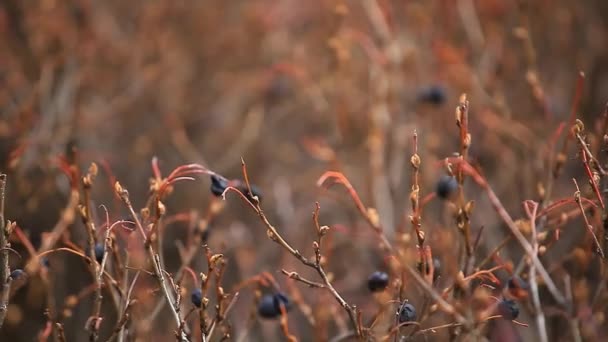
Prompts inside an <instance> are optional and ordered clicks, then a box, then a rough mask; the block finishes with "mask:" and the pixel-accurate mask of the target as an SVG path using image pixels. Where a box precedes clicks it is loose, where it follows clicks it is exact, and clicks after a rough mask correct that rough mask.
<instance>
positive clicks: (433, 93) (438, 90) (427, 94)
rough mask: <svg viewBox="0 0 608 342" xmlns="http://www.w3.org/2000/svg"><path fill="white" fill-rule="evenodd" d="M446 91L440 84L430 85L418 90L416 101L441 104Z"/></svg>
mask: <svg viewBox="0 0 608 342" xmlns="http://www.w3.org/2000/svg"><path fill="white" fill-rule="evenodd" d="M446 97H447V96H446V91H445V89H444V88H443V87H442V86H438V85H431V86H428V87H425V88H423V89H421V90H420V92H419V93H418V101H420V102H424V103H429V104H432V105H436V106H439V105H442V104H443V103H444V102H445V100H446Z"/></svg>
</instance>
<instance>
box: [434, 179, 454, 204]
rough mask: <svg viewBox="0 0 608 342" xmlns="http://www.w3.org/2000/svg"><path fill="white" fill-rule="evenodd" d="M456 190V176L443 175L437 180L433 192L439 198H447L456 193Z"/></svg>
mask: <svg viewBox="0 0 608 342" xmlns="http://www.w3.org/2000/svg"><path fill="white" fill-rule="evenodd" d="M456 190H458V181H456V178H454V177H451V176H447V175H445V176H442V177H441V178H440V179H439V182H437V188H436V189H435V192H436V193H437V196H438V197H439V198H441V199H448V198H450V197H452V196H453V195H454V194H455V193H456Z"/></svg>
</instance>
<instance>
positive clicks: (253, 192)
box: [237, 182, 262, 203]
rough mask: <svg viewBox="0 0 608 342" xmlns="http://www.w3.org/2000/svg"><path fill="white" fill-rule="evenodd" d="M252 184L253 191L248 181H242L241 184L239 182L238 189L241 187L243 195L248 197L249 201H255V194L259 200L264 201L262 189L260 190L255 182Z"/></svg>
mask: <svg viewBox="0 0 608 342" xmlns="http://www.w3.org/2000/svg"><path fill="white" fill-rule="evenodd" d="M250 185H251V193H250V192H249V189H248V188H247V183H245V182H241V183H240V184H238V185H237V189H239V191H240V192H242V193H243V195H245V197H247V199H248V200H249V202H251V203H255V201H254V200H253V197H254V196H257V198H258V201H260V202H262V191H261V190H260V188H259V187H257V186H256V185H254V184H250Z"/></svg>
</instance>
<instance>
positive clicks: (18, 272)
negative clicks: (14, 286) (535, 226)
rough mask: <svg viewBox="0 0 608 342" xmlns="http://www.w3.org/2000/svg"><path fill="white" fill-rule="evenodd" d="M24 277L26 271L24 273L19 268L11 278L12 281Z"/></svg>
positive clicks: (12, 273)
mask: <svg viewBox="0 0 608 342" xmlns="http://www.w3.org/2000/svg"><path fill="white" fill-rule="evenodd" d="M24 275H25V271H23V270H22V269H20V268H17V269H15V270H13V271H12V272H11V275H10V277H11V279H13V280H16V279H19V278H21V277H22V276H24Z"/></svg>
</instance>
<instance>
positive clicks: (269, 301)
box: [258, 293, 291, 318]
mask: <svg viewBox="0 0 608 342" xmlns="http://www.w3.org/2000/svg"><path fill="white" fill-rule="evenodd" d="M281 307H284V308H285V311H286V312H287V311H288V310H289V309H290V307H291V303H290V302H289V298H287V296H286V295H284V294H282V293H275V294H267V295H264V296H262V299H261V300H260V303H259V304H258V315H260V317H262V318H277V317H279V316H281V312H282V311H281Z"/></svg>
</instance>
